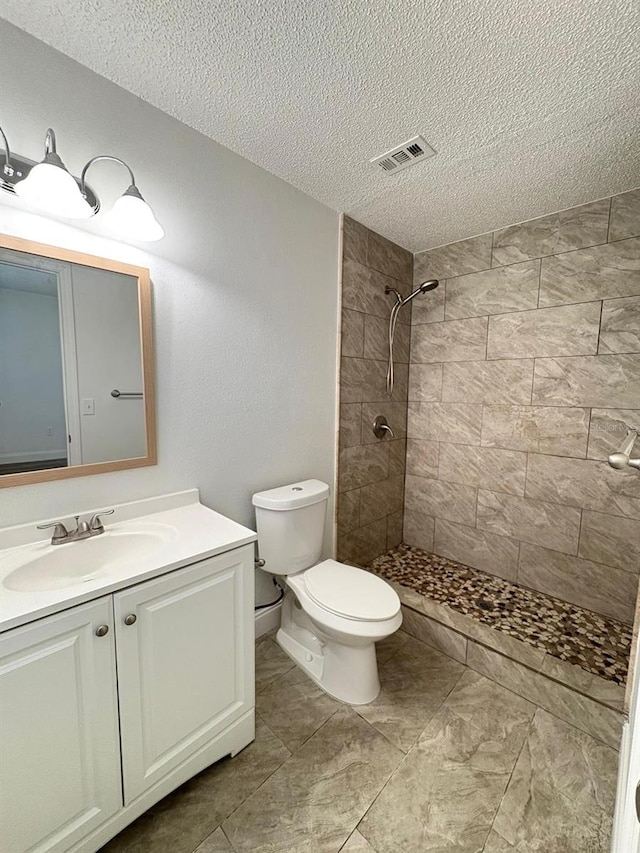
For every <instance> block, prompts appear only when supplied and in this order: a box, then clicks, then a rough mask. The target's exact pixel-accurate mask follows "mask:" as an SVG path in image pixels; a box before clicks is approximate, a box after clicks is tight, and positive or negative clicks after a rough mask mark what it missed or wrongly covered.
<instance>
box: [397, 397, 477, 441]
mask: <svg viewBox="0 0 640 853" xmlns="http://www.w3.org/2000/svg"><path fill="white" fill-rule="evenodd" d="M481 425H482V406H481V405H480V404H479V403H409V412H408V418H407V435H408V436H409V438H422V439H429V440H431V441H450V442H453V443H460V444H480V430H481Z"/></svg>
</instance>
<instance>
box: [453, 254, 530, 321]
mask: <svg viewBox="0 0 640 853" xmlns="http://www.w3.org/2000/svg"><path fill="white" fill-rule="evenodd" d="M539 282H540V261H526V262H525V263H523V264H513V265H512V266H508V267H498V268H496V269H491V270H485V271H484V272H477V273H472V274H471V275H463V276H459V277H458V278H452V279H449V280H448V281H447V302H446V312H445V317H446V319H447V320H460V319H462V318H464V317H482V316H483V315H485V314H504V313H506V312H507V311H525V310H527V309H529V308H537V307H538V285H539Z"/></svg>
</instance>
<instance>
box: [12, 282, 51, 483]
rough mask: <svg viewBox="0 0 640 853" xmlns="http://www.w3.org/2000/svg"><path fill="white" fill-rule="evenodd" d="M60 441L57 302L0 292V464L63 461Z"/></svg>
mask: <svg viewBox="0 0 640 853" xmlns="http://www.w3.org/2000/svg"><path fill="white" fill-rule="evenodd" d="M48 430H51V435H48V434H47V431H48ZM66 436H67V430H66V423H65V411H64V390H63V385H62V357H61V355H60V320H59V317H58V298H57V297H56V296H48V295H46V294H44V293H31V292H28V291H24V290H13V289H12V288H4V287H0V462H7V463H11V462H31V461H37V460H39V459H56V458H64V457H66V455H67V442H66ZM45 467H46V466H45Z"/></svg>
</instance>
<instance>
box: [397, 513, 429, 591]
mask: <svg viewBox="0 0 640 853" xmlns="http://www.w3.org/2000/svg"><path fill="white" fill-rule="evenodd" d="M434 526H435V518H433V517H432V516H430V515H424V514H423V513H421V512H413V511H412V510H410V509H405V511H404V533H403V539H404V541H405V542H406V543H407V545H413V547H414V548H421V549H422V550H423V551H433V532H434ZM405 589H406V587H405Z"/></svg>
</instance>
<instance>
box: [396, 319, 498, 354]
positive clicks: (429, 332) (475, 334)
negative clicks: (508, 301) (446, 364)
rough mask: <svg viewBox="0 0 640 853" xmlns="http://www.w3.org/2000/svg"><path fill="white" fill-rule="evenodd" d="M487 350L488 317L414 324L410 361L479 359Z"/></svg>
mask: <svg viewBox="0 0 640 853" xmlns="http://www.w3.org/2000/svg"><path fill="white" fill-rule="evenodd" d="M486 352H487V318H486V317H474V318H472V319H470V320H447V321H445V322H444V323H431V324H429V325H426V326H413V328H412V333H411V361H412V363H413V362H433V361H478V360H481V359H484V358H485V356H486Z"/></svg>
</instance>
